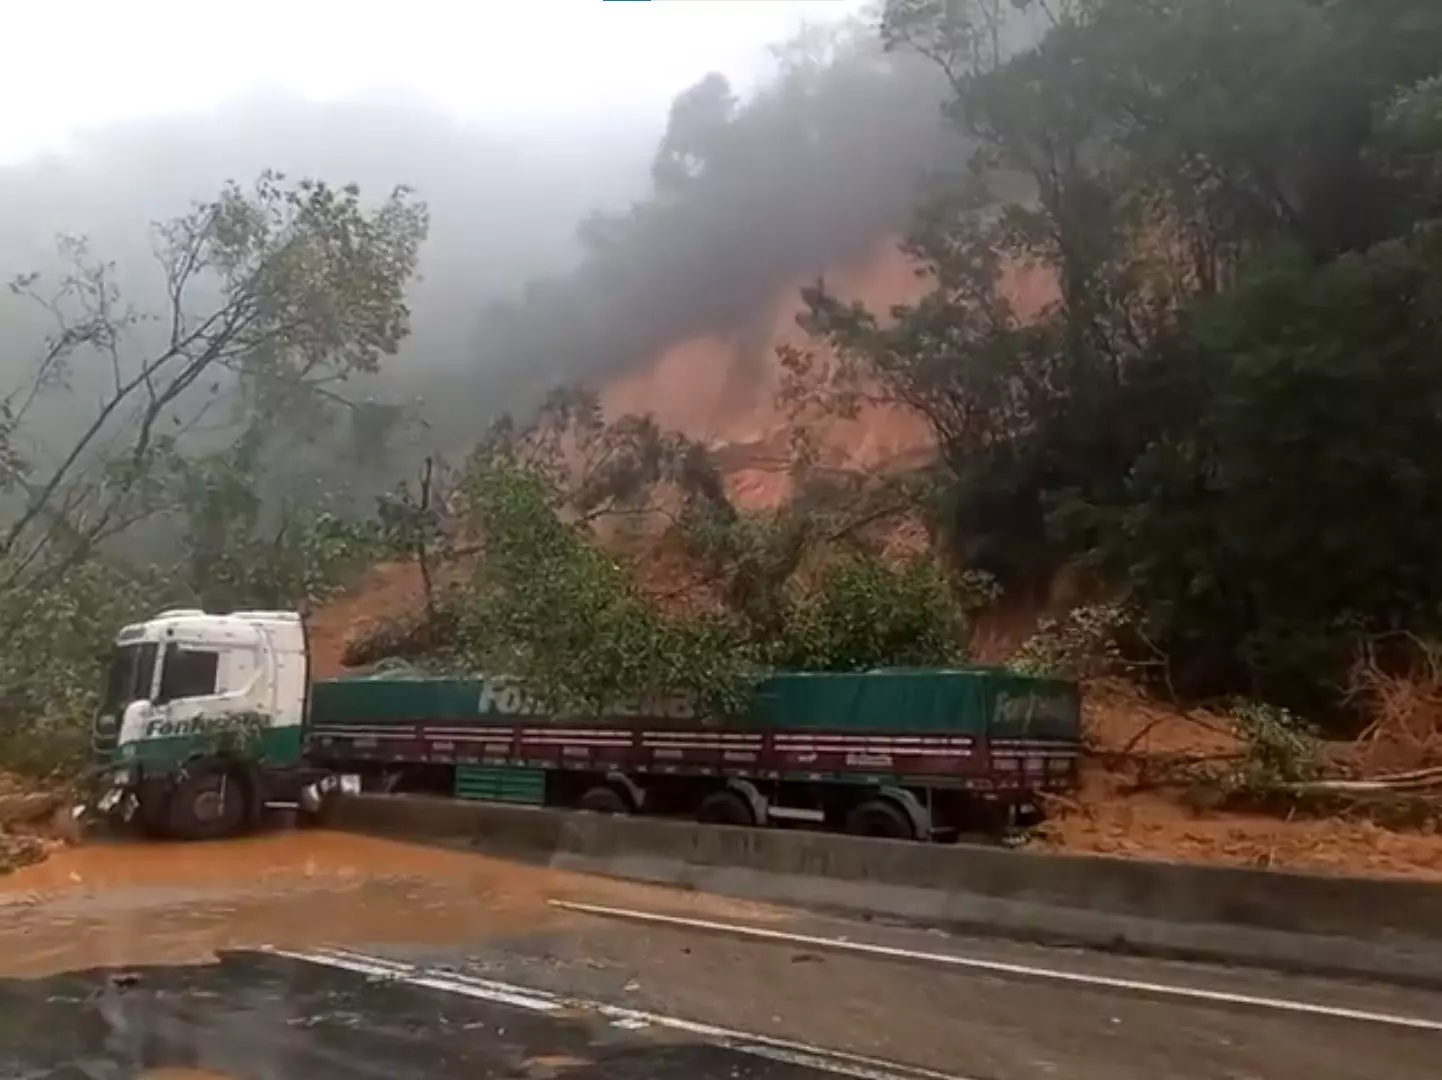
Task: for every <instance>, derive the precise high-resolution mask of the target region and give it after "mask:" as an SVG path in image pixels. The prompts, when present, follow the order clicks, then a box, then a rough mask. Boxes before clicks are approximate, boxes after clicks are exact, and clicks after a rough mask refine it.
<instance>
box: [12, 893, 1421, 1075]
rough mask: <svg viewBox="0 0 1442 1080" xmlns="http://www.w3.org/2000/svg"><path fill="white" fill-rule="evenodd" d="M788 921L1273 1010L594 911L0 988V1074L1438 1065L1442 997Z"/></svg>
mask: <svg viewBox="0 0 1442 1080" xmlns="http://www.w3.org/2000/svg"><path fill="white" fill-rule="evenodd" d="M790 929H792V930H795V931H797V932H800V931H801V930H805V931H807V932H818V931H820V932H831V933H840V932H842V931H849V933H845V934H842V935H841V936H844V937H849V938H850V939H851V940H867V941H872V942H880V943H887V944H892V945H897V946H900V947H909V946H913V945H919V946H925V947H926V948H929V949H932V950H937V951H940V952H960V953H964V954H965V955H968V956H973V957H981V958H985V959H987V960H989V961H1000V962H1003V963H1007V964H1014V965H1017V966H1018V967H1026V966H1028V965H1036V966H1037V968H1038V970H1040V969H1042V968H1043V967H1044V968H1045V969H1046V970H1056V971H1074V972H1081V973H1086V974H1091V975H1101V976H1103V977H1106V978H1114V979H1142V978H1145V979H1149V980H1157V981H1160V982H1164V983H1167V984H1168V985H1175V986H1179V987H1184V988H1194V989H1203V990H1208V989H1210V990H1222V991H1228V990H1232V991H1238V992H1246V993H1250V994H1253V995H1259V996H1261V997H1262V999H1263V1000H1267V1001H1274V1002H1276V1003H1278V1005H1279V1006H1280V1007H1270V1006H1269V1007H1257V1006H1254V1005H1247V1004H1237V1003H1232V1004H1226V1003H1218V1002H1213V1001H1206V1000H1192V999H1186V998H1180V999H1166V998H1158V997H1157V996H1156V995H1153V994H1148V993H1140V992H1133V991H1127V990H1123V989H1118V988H1115V987H1113V988H1107V987H1102V986H1096V985H1068V984H1066V983H1065V982H1061V983H1058V982H1057V981H1055V980H1051V979H1048V978H1046V977H1035V976H1032V977H1022V976H1018V975H1012V974H995V973H991V974H989V973H985V972H981V973H978V972H965V971H945V970H937V969H936V968H935V967H934V966H932V965H929V964H927V963H915V962H912V963H905V962H897V961H890V960H877V959H872V958H866V957H857V956H852V955H845V954H840V953H835V952H827V951H825V950H812V949H805V948H796V947H791V946H788V945H784V944H766V943H757V942H748V941H738V940H736V939H734V938H731V937H727V936H723V935H717V934H714V933H702V932H693V931H689V930H685V929H676V928H659V929H658V928H654V927H640V926H635V925H626V924H622V923H618V922H615V921H612V920H606V919H595V920H581V921H579V922H577V923H575V924H572V925H570V926H569V927H568V928H565V929H560V930H550V931H547V932H544V933H539V934H534V935H529V936H524V937H511V938H509V939H507V940H505V941H503V942H502V941H494V940H493V941H490V942H484V943H483V942H476V943H474V944H473V945H472V946H471V948H470V949H464V948H459V947H447V948H437V947H435V946H427V947H415V948H407V947H404V946H400V947H397V946H389V947H384V948H378V949H375V950H371V951H368V952H366V953H357V952H353V951H349V950H346V951H327V950H318V951H316V952H315V953H312V954H310V957H309V958H307V959H300V958H296V957H295V956H288V955H275V954H269V953H265V952H238V953H228V954H225V955H224V956H222V958H221V959H220V962H218V963H215V964H211V965H205V966H195V967H153V968H138V969H134V970H129V971H116V970H109V971H106V970H95V971H88V972H80V973H73V974H66V975H59V976H53V977H51V978H47V979H40V980H19V979H14V980H0V1080H145V1078H146V1077H147V1076H148V1075H150V1074H149V1073H148V1071H147V1070H163V1069H165V1068H172V1069H174V1068H191V1069H196V1070H199V1074H198V1075H199V1076H200V1077H204V1078H205V1080H210V1078H211V1077H212V1076H213V1077H215V1078H217V1080H342V1078H346V1080H350V1078H372V1077H374V1078H376V1080H412V1078H414V1080H452V1078H455V1080H460V1078H463V1077H464V1078H466V1080H493V1078H494V1080H500V1078H506V1080H512V1078H515V1080H830V1078H833V1077H835V1076H838V1075H852V1076H862V1077H869V1078H870V1080H941V1077H955V1078H965V1080H1051V1078H1054V1080H1344V1078H1345V1080H1376V1078H1378V1077H1386V1078H1387V1080H1424V1078H1426V1080H1436V1078H1437V1077H1439V1076H1442V995H1437V994H1431V993H1427V992H1423V991H1416V990H1405V989H1400V988H1396V987H1385V986H1379V985H1369V984H1363V983H1357V984H1351V983H1338V982H1335V981H1329V980H1318V979H1300V978H1293V977H1288V976H1282V975H1275V974H1267V973H1263V972H1239V971H1234V970H1228V969H1224V968H1204V967H1199V966H1196V965H1186V964H1171V963H1161V962H1157V961H1145V960H1137V959H1125V958H1119V957H1099V956H1096V955H1093V954H1087V953H1072V952H1067V951H1065V950H1054V949H1037V948H1031V947H1027V946H1019V945H1007V944H1002V943H998V942H983V941H975V940H973V941H964V940H957V939H941V938H939V937H938V936H936V935H926V934H923V933H920V932H916V931H906V930H886V929H884V928H874V927H872V928H866V927H861V926H858V925H856V924H845V923H834V922H829V921H826V920H817V921H816V922H814V923H811V924H809V925H806V926H804V927H802V926H798V927H791V928H790ZM418 982H419V983H422V984H424V983H427V982H430V983H431V984H433V985H417V983H418ZM1299 1002H1303V1003H1305V1002H1310V1003H1315V1004H1318V1005H1321V1006H1323V1007H1341V1008H1350V1009H1357V1010H1362V1011H1365V1012H1368V1013H1371V1014H1375V1015H1376V1016H1380V1017H1384V1018H1385V1017H1394V1018H1395V1017H1421V1018H1423V1019H1424V1020H1426V1021H1428V1022H1430V1023H1431V1024H1432V1025H1433V1026H1432V1028H1431V1029H1430V1030H1428V1029H1425V1028H1424V1029H1418V1028H1415V1027H1413V1028H1408V1027H1407V1026H1406V1025H1403V1024H1395V1023H1389V1022H1378V1021H1376V1020H1368V1019H1365V1018H1362V1019H1356V1018H1354V1019H1347V1018H1345V1017H1338V1016H1331V1015H1312V1014H1308V1013H1306V1012H1305V1010H1297V1009H1294V1008H1291V1007H1290V1005H1289V1003H1299ZM768 1040H770V1041H769V1042H768ZM928 1070H929V1071H928ZM160 1075H165V1074H164V1073H163V1072H162V1073H161V1074H160ZM182 1075H185V1076H187V1077H189V1076H190V1074H182Z"/></svg>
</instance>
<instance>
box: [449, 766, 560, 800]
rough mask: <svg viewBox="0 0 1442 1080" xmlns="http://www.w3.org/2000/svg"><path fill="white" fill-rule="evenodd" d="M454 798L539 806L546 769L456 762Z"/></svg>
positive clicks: (544, 790) (542, 796)
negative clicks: (457, 763)
mask: <svg viewBox="0 0 1442 1080" xmlns="http://www.w3.org/2000/svg"><path fill="white" fill-rule="evenodd" d="M455 793H456V798H458V799H485V800H486V801H488V802H509V803H524V804H525V805H527V806H540V805H541V804H542V803H544V802H545V801H546V770H544V769H533V768H529V767H527V766H524V765H457V766H456V789H455Z"/></svg>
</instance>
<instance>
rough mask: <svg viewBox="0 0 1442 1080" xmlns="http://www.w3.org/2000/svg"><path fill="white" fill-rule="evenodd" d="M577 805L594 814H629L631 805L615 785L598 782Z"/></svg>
mask: <svg viewBox="0 0 1442 1080" xmlns="http://www.w3.org/2000/svg"><path fill="white" fill-rule="evenodd" d="M577 805H578V806H579V807H580V808H581V809H582V810H589V811H591V813H593V814H629V813H630V812H631V807H630V806H629V805H628V804H627V802H626V800H625V798H624V797H622V795H621V793H620V792H619V791H617V790H616V789H615V788H613V787H607V786H606V785H604V784H598V785H597V786H596V787H593V788H591V789H590V790H588V791H587V792H586V793H585V794H584V795H582V796H581V801H580V802H579V803H577Z"/></svg>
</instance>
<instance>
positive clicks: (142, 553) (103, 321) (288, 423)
mask: <svg viewBox="0 0 1442 1080" xmlns="http://www.w3.org/2000/svg"><path fill="white" fill-rule="evenodd" d="M427 226H428V219H427V212H426V208H425V206H424V204H422V203H419V202H417V201H415V200H414V199H413V198H412V197H411V196H410V194H409V193H408V192H407V191H405V190H404V189H398V190H396V191H395V192H393V193H392V194H391V196H390V197H389V198H387V199H386V200H385V201H384V202H382V203H380V204H378V205H375V206H368V205H367V204H366V203H364V202H363V201H362V199H361V196H360V193H359V192H358V191H357V190H356V189H355V188H354V187H347V188H339V189H338V188H334V187H331V186H329V185H327V184H325V183H322V182H317V181H310V180H302V181H300V182H298V183H289V182H287V181H286V180H285V178H284V177H282V176H280V175H279V174H275V173H265V174H263V175H262V176H261V177H260V178H259V179H258V180H257V181H256V182H255V183H254V184H253V185H252V186H249V187H242V186H240V185H237V184H228V185H226V186H225V188H224V189H223V190H222V191H221V192H220V194H219V195H218V197H216V198H215V199H213V200H210V201H208V202H204V203H200V204H197V205H195V206H194V207H193V208H192V210H191V211H190V212H189V213H187V214H184V215H182V216H180V217H178V218H175V219H173V220H171V221H168V222H165V223H161V224H158V225H156V226H155V227H154V230H153V241H154V242H153V248H154V251H155V254H156V258H157V261H158V265H159V269H160V271H161V276H162V280H163V289H164V302H163V304H161V305H159V307H158V309H157V310H153V311H150V310H143V309H141V308H140V307H139V306H138V305H137V304H136V303H135V302H132V301H131V300H129V299H127V298H126V297H124V296H122V295H121V291H120V288H119V286H118V284H117V268H116V267H115V266H114V265H113V264H111V263H108V262H106V261H104V260H102V259H99V258H96V257H95V256H94V255H92V254H91V252H90V250H89V248H88V245H87V244H86V243H85V242H84V241H82V240H76V239H67V240H64V241H63V242H62V244H61V251H60V253H61V255H62V261H63V263H64V269H63V270H62V271H61V272H60V273H59V274H57V275H55V276H53V277H52V276H49V275H45V274H40V273H29V274H26V275H24V276H22V277H19V278H17V279H16V280H15V281H14V282H13V283H12V284H11V294H12V298H13V299H14V300H15V301H16V302H19V303H28V304H32V305H36V310H38V311H40V312H42V313H43V314H44V315H45V316H46V318H47V319H48V320H49V325H50V330H49V333H48V334H47V336H46V338H45V342H44V345H43V347H42V348H41V350H40V353H39V355H38V357H37V358H36V359H35V360H34V362H32V363H29V364H25V365H21V371H22V372H23V374H22V375H21V376H20V377H19V378H18V380H17V382H16V383H15V385H13V386H12V387H11V388H10V389H9V391H8V392H7V393H5V395H4V397H3V398H0V639H3V640H4V641H5V649H4V653H3V657H4V660H3V664H4V666H3V668H0V702H3V705H0V707H3V709H4V713H5V715H4V717H3V723H4V729H5V733H6V734H5V736H4V737H5V738H6V739H7V741H9V742H10V743H12V744H15V743H16V742H17V741H24V740H30V741H32V742H33V741H34V738H37V737H38V738H40V739H41V740H42V741H43V739H44V738H45V737H47V736H48V734H49V733H53V732H56V731H71V732H74V731H78V730H80V720H81V719H82V718H83V713H84V712H85V711H86V709H87V707H88V704H89V695H90V694H92V693H93V692H94V689H95V687H96V680H97V678H98V675H97V663H96V661H97V659H98V658H99V656H100V655H101V654H102V652H103V650H104V647H105V643H106V641H107V640H108V638H109V635H111V634H112V633H113V632H114V629H115V627H116V625H117V624H118V623H119V622H121V621H123V620H124V619H127V618H133V617H135V616H136V615H137V614H141V613H144V612H146V611H148V610H153V609H154V608H155V607H157V606H159V605H160V604H162V603H164V602H166V601H167V600H170V599H194V597H195V596H196V595H199V596H201V597H202V598H204V597H206V596H207V595H212V596H213V595H215V594H216V593H217V592H218V593H220V594H223V596H224V599H225V600H226V601H228V602H246V601H250V602H254V601H255V600H256V599H260V600H271V601H277V600H279V599H281V597H282V596H284V597H285V599H287V600H289V601H290V602H292V603H294V602H298V601H300V600H302V599H303V593H304V592H305V591H307V590H308V589H311V588H312V587H314V586H316V585H317V584H318V583H319V581H320V579H321V578H323V577H324V576H325V570H324V569H323V567H322V565H321V564H322V563H326V562H328V561H330V560H332V559H334V558H337V557H343V556H345V555H346V554H347V553H349V552H350V551H351V550H352V549H354V548H356V547H363V546H364V545H366V544H368V543H370V542H371V541H372V540H374V539H376V538H375V537H373V536H372V535H371V533H370V532H368V531H367V530H364V529H354V528H350V527H348V526H346V525H344V524H343V523H342V522H341V521H340V520H339V518H337V517H336V516H335V515H330V516H326V515H325V513H324V508H323V507H322V508H316V507H315V506H314V505H312V506H310V507H308V508H306V509H305V510H303V511H302V510H300V509H297V508H296V507H293V506H292V507H287V508H283V509H282V510H281V512H280V513H279V514H278V515H277V514H271V515H270V516H268V517H267V516H266V515H263V514H262V513H261V511H260V507H259V503H258V495H257V490H256V486H257V484H258V483H259V476H260V474H261V472H262V470H263V463H264V459H265V458H266V456H267V455H269V456H270V458H269V459H270V460H271V461H272V462H273V461H274V460H275V459H276V458H277V457H280V456H283V455H284V454H285V453H286V451H287V441H288V440H292V439H294V438H295V437H296V434H297V432H300V431H303V430H306V429H308V428H310V427H313V426H314V425H315V424H316V423H317V422H318V420H319V418H320V417H322V416H323V415H324V414H326V413H327V412H328V411H330V410H334V409H348V408H349V402H348V399H347V398H346V396H345V394H344V393H343V389H344V385H343V384H344V383H345V381H346V380H347V379H348V378H350V377H352V376H355V375H358V374H363V373H367V372H371V371H374V370H375V369H376V368H377V365H378V364H379V363H380V362H381V360H382V359H383V358H385V357H387V356H391V355H393V354H394V353H395V352H396V350H397V348H398V347H399V345H400V342H401V341H402V339H403V338H404V337H405V335H406V334H407V332H408V330H409V311H408V308H407V305H406V300H405V287H406V284H407V282H408V281H409V279H410V277H411V276H412V274H413V272H414V270H415V267H416V261H417V257H418V254H419V249H420V245H421V244H422V242H423V240H424V238H425V235H426V231H427ZM89 402H95V403H96V404H94V405H93V406H92V405H90V404H89ZM177 533H178V534H179V535H181V537H182V538H183V540H184V543H183V544H181V545H179V546H178V547H177V546H175V545H174V543H173V541H174V539H175V538H176V536H177ZM242 567H244V570H243V572H242V571H241V568H242ZM297 594H301V595H297Z"/></svg>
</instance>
